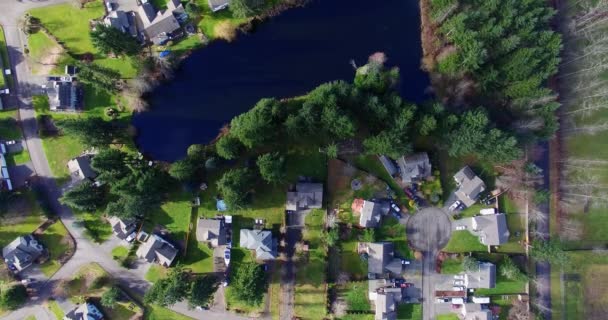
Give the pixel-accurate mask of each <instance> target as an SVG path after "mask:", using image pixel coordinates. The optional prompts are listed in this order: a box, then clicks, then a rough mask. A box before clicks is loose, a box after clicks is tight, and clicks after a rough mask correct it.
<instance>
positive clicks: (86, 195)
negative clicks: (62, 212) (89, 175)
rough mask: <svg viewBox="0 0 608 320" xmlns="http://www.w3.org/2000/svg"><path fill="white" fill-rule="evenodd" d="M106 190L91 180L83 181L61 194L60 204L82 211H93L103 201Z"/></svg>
mask: <svg viewBox="0 0 608 320" xmlns="http://www.w3.org/2000/svg"><path fill="white" fill-rule="evenodd" d="M105 196H106V192H105V190H104V188H103V187H98V186H95V185H94V184H93V182H91V181H83V182H82V183H80V184H78V185H76V186H74V187H73V188H71V189H69V190H68V191H66V192H65V193H64V194H63V197H61V199H60V201H61V203H62V204H65V205H67V206H70V207H72V208H74V209H77V210H82V211H95V210H97V209H98V208H100V207H101V206H102V205H103V204H104V202H105Z"/></svg>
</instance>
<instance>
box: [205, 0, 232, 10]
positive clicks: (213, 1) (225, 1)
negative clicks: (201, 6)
mask: <svg viewBox="0 0 608 320" xmlns="http://www.w3.org/2000/svg"><path fill="white" fill-rule="evenodd" d="M207 2H208V3H209V8H211V11H213V12H216V11H220V10H222V9H225V8H227V7H228V5H229V4H230V0H207Z"/></svg>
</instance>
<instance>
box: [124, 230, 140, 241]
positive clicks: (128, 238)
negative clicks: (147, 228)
mask: <svg viewBox="0 0 608 320" xmlns="http://www.w3.org/2000/svg"><path fill="white" fill-rule="evenodd" d="M136 236H137V233H136V232H135V231H133V232H131V234H129V235H128V236H127V237H126V238H125V241H127V242H129V243H131V242H133V240H135V237H136Z"/></svg>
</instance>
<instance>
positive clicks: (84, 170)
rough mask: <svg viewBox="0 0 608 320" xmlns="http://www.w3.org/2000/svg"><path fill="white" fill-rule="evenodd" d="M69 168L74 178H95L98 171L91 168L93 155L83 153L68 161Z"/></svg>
mask: <svg viewBox="0 0 608 320" xmlns="http://www.w3.org/2000/svg"><path fill="white" fill-rule="evenodd" d="M68 169H69V170H70V174H71V175H72V177H74V178H78V179H81V180H82V179H94V178H95V177H97V173H95V171H93V168H91V156H89V155H83V156H79V157H76V158H74V159H72V160H70V161H68Z"/></svg>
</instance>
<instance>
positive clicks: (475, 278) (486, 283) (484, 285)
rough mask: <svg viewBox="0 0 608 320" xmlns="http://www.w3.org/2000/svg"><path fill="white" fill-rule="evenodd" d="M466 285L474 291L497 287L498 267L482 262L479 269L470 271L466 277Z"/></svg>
mask: <svg viewBox="0 0 608 320" xmlns="http://www.w3.org/2000/svg"><path fill="white" fill-rule="evenodd" d="M465 285H466V287H467V288H473V289H491V288H494V287H495V286H496V265H494V264H493V263H490V262H480V263H479V268H478V269H477V270H474V271H468V272H467V273H466V275H465Z"/></svg>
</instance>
